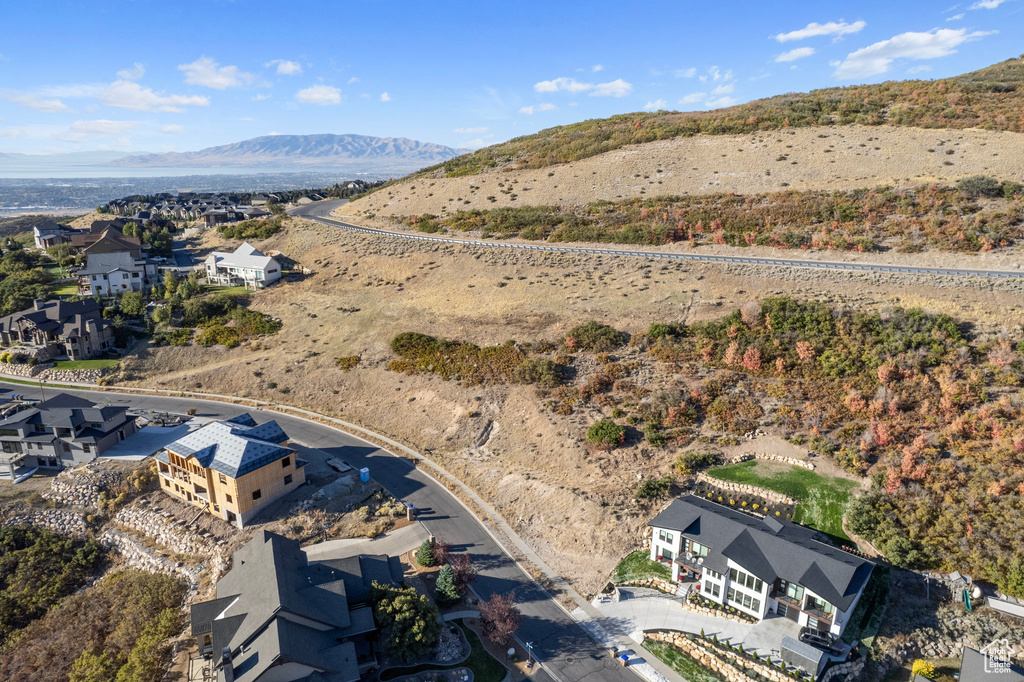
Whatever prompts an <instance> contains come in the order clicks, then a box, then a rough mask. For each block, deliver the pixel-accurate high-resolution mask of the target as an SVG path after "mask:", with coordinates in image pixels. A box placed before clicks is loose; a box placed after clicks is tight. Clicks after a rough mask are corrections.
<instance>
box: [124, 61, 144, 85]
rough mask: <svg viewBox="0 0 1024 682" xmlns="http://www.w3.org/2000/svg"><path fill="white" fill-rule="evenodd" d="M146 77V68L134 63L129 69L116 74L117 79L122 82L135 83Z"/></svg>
mask: <svg viewBox="0 0 1024 682" xmlns="http://www.w3.org/2000/svg"><path fill="white" fill-rule="evenodd" d="M145 75H146V67H145V65H143V64H140V63H139V62H135V63H134V64H133V65H132V68H130V69H121V70H120V71H118V72H117V77H118V78H120V79H121V80H123V81H137V80H139V79H140V78H142V77H143V76H145Z"/></svg>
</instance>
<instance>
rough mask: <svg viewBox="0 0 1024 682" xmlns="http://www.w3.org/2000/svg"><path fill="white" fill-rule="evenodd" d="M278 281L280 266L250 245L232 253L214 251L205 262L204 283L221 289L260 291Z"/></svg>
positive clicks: (245, 244)
mask: <svg viewBox="0 0 1024 682" xmlns="http://www.w3.org/2000/svg"><path fill="white" fill-rule="evenodd" d="M279 279H281V264H280V263H278V262H277V260H275V259H274V258H271V257H270V256H264V255H263V254H262V253H261V252H260V251H259V250H257V249H256V247H255V246H253V245H252V244H250V243H249V242H243V243H242V245H241V246H239V247H238V248H237V249H235V252H234V253H225V252H223V251H214V252H213V253H211V254H210V255H209V256H207V258H206V281H207V282H209V283H210V284H219V285H221V286H226V287H230V286H239V285H241V286H244V287H245V288H246V289H249V288H252V289H253V290H255V289H262V288H263V287H266V286H270V285H271V284H273V283H274V282H276V281H277V280H279Z"/></svg>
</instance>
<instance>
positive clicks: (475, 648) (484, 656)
mask: <svg viewBox="0 0 1024 682" xmlns="http://www.w3.org/2000/svg"><path fill="white" fill-rule="evenodd" d="M455 624H456V625H458V626H459V629H461V630H462V632H463V634H465V635H466V639H467V640H468V641H469V647H470V651H469V658H467V659H466V660H465V661H463V662H462V663H456V664H455V665H433V664H430V663H423V664H421V665H414V666H409V667H405V668H388V669H387V670H385V671H383V672H382V673H381V674H380V679H381V680H382V682H387V680H393V679H395V678H396V677H402V676H403V675H412V674H414V673H420V672H423V671H425V670H452V669H454V668H463V667H465V668H469V669H470V670H472V671H473V682H501V681H502V680H503V679H504V678H505V673H506V670H505V666H503V665H502V664H501V663H500V662H498V661H497V660H496V659H495V658H494V656H491V655H490V654H489V653H488V652H487V649H485V648H484V644H483V642H481V641H480V637H479V636H478V635H477V634H476V633H475V632H473V631H472V630H470V629H469V627H467V626H466V624H465V623H463V622H462V620H461V619H460V620H457V621H455Z"/></svg>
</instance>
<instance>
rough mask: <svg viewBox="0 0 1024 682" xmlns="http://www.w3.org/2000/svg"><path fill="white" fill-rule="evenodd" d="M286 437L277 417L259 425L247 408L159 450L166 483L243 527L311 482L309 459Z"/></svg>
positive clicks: (165, 487) (176, 494)
mask: <svg viewBox="0 0 1024 682" xmlns="http://www.w3.org/2000/svg"><path fill="white" fill-rule="evenodd" d="M287 442H288V436H287V435H286V434H285V432H284V431H282V430H281V427H280V426H278V425H277V422H275V421H269V422H264V423H263V424H259V425H257V424H256V421H255V420H254V419H253V418H252V417H251V416H250V415H248V414H242V415H239V416H238V417H235V418H234V419H228V420H227V421H219V422H213V423H212V424H207V425H206V426H204V427H202V428H201V429H198V430H196V431H194V432H192V433H190V434H188V435H186V436H184V437H183V438H181V439H179V440H176V441H174V442H173V443H171V444H170V445H168V446H166V448H165V449H164V450H162V451H161V452H160V453H159V454H157V456H156V459H157V462H158V463H157V470H158V471H159V473H160V485H161V488H162V489H163V491H164V492H165V493H167V494H168V495H171V496H173V497H177V498H178V499H180V500H184V501H185V502H188V503H189V504H192V505H195V506H197V507H200V508H202V509H204V510H206V511H208V512H209V513H211V514H213V515H214V516H218V517H220V518H222V519H224V520H225V521H227V522H228V523H231V524H234V525H237V526H238V527H239V528H242V527H243V526H245V524H246V523H248V522H249V521H250V520H251V519H252V518H253V517H254V516H256V515H257V514H258V513H259V512H260V511H262V510H263V508H264V507H265V506H266V505H268V504H270V503H271V502H273V501H275V500H276V499H278V498H279V497H281V496H282V495H286V494H287V493H290V492H291V491H293V490H295V489H296V488H297V487H299V486H300V485H302V484H303V483H305V482H306V470H305V468H304V467H305V466H306V463H305V462H303V461H302V460H300V459H299V458H298V453H297V452H296V451H295V450H294V449H292V448H290V447H287V446H286V445H285V444H286V443H287Z"/></svg>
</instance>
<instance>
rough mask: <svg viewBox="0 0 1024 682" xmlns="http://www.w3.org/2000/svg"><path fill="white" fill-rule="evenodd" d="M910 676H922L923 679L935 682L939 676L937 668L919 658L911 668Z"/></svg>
mask: <svg viewBox="0 0 1024 682" xmlns="http://www.w3.org/2000/svg"><path fill="white" fill-rule="evenodd" d="M910 674H911V675H920V676H921V677H926V678H928V679H929V680H934V679H935V678H936V676H937V675H936V672H935V666H934V665H932V664H931V663H930V662H928V661H926V660H924V659H923V658H919V659H917V660H916V661H914V665H913V666H912V667H911V670H910Z"/></svg>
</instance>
